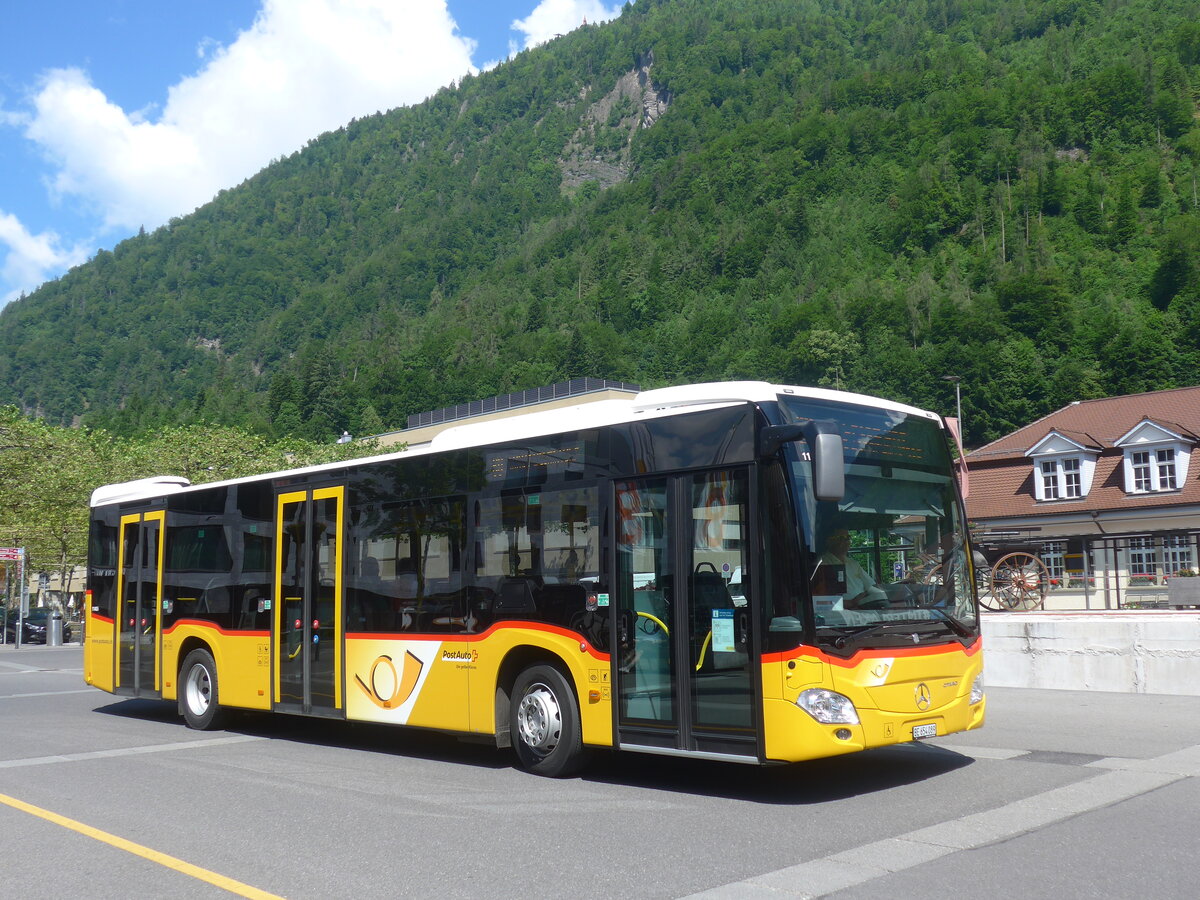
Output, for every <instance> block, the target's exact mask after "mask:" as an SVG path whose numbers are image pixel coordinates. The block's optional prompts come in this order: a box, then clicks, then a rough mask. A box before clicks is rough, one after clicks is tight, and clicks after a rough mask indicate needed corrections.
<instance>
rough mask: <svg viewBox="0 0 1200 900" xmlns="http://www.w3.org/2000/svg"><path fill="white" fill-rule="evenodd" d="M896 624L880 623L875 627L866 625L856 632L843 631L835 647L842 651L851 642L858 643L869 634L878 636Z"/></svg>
mask: <svg viewBox="0 0 1200 900" xmlns="http://www.w3.org/2000/svg"><path fill="white" fill-rule="evenodd" d="M895 624H896V623H895V622H879V623H877V624H875V625H864V626H863V627H861V628H859V629H857V630H855V631H843V632H841V633H840V634H838V636H837V637H836V638H834V639H833V646H835V647H836V648H837V649H839V650H841V649H843V648H845V647H846V645H847V644H849V643H850V642H851V641H854V642H856V643H857V642H858V640H859V638H864V637H866V636H867V635H869V634H878V633H879V632H880V631H883V630H885V629H887V628H891V627H892V626H893V625H895Z"/></svg>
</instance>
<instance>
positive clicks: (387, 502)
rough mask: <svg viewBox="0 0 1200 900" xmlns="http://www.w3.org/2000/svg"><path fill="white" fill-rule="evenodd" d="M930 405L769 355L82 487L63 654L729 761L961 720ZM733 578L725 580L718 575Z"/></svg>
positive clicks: (141, 670) (466, 722)
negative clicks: (794, 380) (363, 449)
mask: <svg viewBox="0 0 1200 900" xmlns="http://www.w3.org/2000/svg"><path fill="white" fill-rule="evenodd" d="M947 434H948V432H947V428H946V425H945V423H944V422H943V421H942V420H941V419H940V418H939V417H938V416H937V415H935V414H933V413H930V412H925V411H922V410H919V409H915V408H912V407H909V406H904V405H901V404H897V403H892V402H888V401H885V400H880V399H875V398H871V397H866V396H862V395H857V394H850V393H844V392H838V391H829V390H821V389H815V388H802V387H787V386H775V385H770V384H766V383H761V382H731V383H717V384H699V385H685V386H679V387H671V388H663V389H659V390H650V391H643V392H641V393H639V394H636V395H633V396H631V398H630V399H622V400H605V401H598V402H595V403H589V404H584V405H580V406H577V407H574V408H570V409H566V410H561V409H560V410H554V411H550V412H533V413H528V414H525V415H514V416H512V417H509V418H506V419H502V420H500V421H488V422H482V423H475V424H463V425H459V426H457V427H451V428H448V429H447V430H445V431H443V432H441V433H440V434H438V435H437V436H436V437H435V438H434V439H433V440H432V442H431V443H430V444H429V445H428V446H424V447H419V448H414V449H410V450H407V451H403V452H398V453H389V454H386V455H380V456H376V457H372V458H367V459H360V460H355V461H351V462H344V463H337V464H332V465H323V466H316V467H310V468H303V469H297V470H294V471H285V472H277V473H274V474H269V475H263V476H259V477H252V478H243V479H238V480H231V481H226V482H219V483H213V484H203V485H194V486H193V485H189V484H188V483H187V482H186V481H185V480H184V479H181V478H170V477H162V478H151V479H145V480H142V481H136V482H129V483H124V484H116V485H109V486H106V487H102V488H99V489H97V490H96V491H95V492H94V494H93V497H92V505H91V535H90V557H89V568H88V598H89V599H88V603H87V628H86V645H85V655H84V673H85V676H84V677H85V680H86V681H87V683H88V684H90V685H93V686H95V687H97V688H100V689H102V690H106V691H110V692H112V693H114V694H118V695H122V696H129V697H151V698H160V699H162V700H166V701H175V702H177V703H178V707H179V711H180V713H181V714H182V716H183V717H184V719H185V720H186V722H187V724H188V725H189V726H191V727H192V728H201V729H204V728H214V727H217V726H218V725H219V723H220V722H221V720H222V718H223V715H222V714H223V713H225V712H226V711H228V710H231V709H245V710H262V711H273V712H283V713H294V714H300V715H307V716H321V717H327V718H332V719H344V720H353V721H363V722H378V723H391V724H396V725H405V726H411V727H416V728H426V729H436V730H439V731H444V732H452V733H459V734H463V735H471V736H476V737H480V736H482V737H485V738H486V739H488V740H491V741H494V742H495V744H496V745H497V746H498V747H512V748H513V750H514V751H515V755H516V759H517V762H518V764H519V765H520V766H522V767H523V768H525V769H527V770H530V771H532V772H536V773H539V774H544V775H550V776H562V775H566V774H568V773H572V772H575V771H578V769H579V768H580V767H581V766H582V765H583V763H584V762H585V760H586V758H587V756H588V755H589V754H590V753H592V752H594V751H595V750H596V749H597V748H609V749H617V750H628V751H639V752H646V753H656V754H667V755H676V756H694V757H703V758H707V759H715V760H729V761H733V762H742V763H753V764H773V763H787V762H795V761H800V760H807V759H814V758H818V757H826V756H831V755H834V754H843V753H850V752H853V751H858V750H864V749H867V748H871V747H879V746H882V745H886V744H893V743H898V742H902V741H911V740H920V739H923V738H928V737H933V736H940V735H945V734H949V733H952V732H956V731H962V730H966V729H971V728H977V727H979V726H980V725H982V724H983V720H984V707H985V700H984V694H983V680H982V675H983V661H982V653H981V640H980V627H979V614H978V601H977V598H976V596H975V593H974V587H973V578H972V577H971V571H970V567H971V562H970V560H971V554H970V552H969V548H968V546H967V534H966V528H965V527H964V518H963V512H962V503H961V499H960V497H959V494H958V489H957V482H956V478H955V471H954V468H953V464H952V459H951V454H950V452H949V449H948V446H947ZM735 573H736V575H737V581H736V582H735V590H734V591H733V592H731V591H730V581H731V580H732V579H733V576H734V574H735Z"/></svg>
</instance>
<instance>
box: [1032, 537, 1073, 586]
mask: <svg viewBox="0 0 1200 900" xmlns="http://www.w3.org/2000/svg"><path fill="white" fill-rule="evenodd" d="M1038 556H1039V557H1041V560H1042V565H1044V566H1045V567H1046V573H1047V574H1048V575H1049V576H1050V584H1051V587H1066V584H1067V542H1066V541H1044V542H1043V543H1042V547H1041V551H1040V553H1039V554H1038Z"/></svg>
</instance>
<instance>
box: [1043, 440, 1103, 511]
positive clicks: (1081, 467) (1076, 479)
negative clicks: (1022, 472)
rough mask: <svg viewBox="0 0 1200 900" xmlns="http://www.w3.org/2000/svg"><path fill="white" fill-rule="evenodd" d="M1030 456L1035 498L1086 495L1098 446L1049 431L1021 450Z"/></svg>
mask: <svg viewBox="0 0 1200 900" xmlns="http://www.w3.org/2000/svg"><path fill="white" fill-rule="evenodd" d="M1025 455H1026V456H1028V457H1031V458H1032V459H1033V465H1034V480H1033V494H1034V497H1036V498H1037V499H1038V500H1043V501H1044V500H1079V499H1082V498H1083V497H1086V496H1087V492H1088V491H1089V490H1090V489H1091V486H1092V476H1093V475H1094V474H1095V472H1096V457H1097V456H1098V455H1099V449H1098V448H1093V447H1090V446H1088V445H1085V444H1083V443H1080V442H1079V441H1076V440H1073V439H1071V438H1069V437H1067V436H1065V435H1063V434H1060V433H1058V432H1057V431H1051V432H1050V433H1049V434H1048V435H1046V437H1044V438H1042V440H1040V441H1038V442H1037V443H1036V444H1035V445H1034V446H1033V447H1032V448H1030V449H1029V451H1028V452H1027V453H1026V454H1025Z"/></svg>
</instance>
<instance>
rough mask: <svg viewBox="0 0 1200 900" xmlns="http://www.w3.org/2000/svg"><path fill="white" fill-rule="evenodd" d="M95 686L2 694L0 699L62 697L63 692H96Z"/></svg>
mask: <svg viewBox="0 0 1200 900" xmlns="http://www.w3.org/2000/svg"><path fill="white" fill-rule="evenodd" d="M94 693H96V689H95V688H83V689H82V690H79V691H35V692H32V693H29V694H0V700H17V699H19V698H22V697H60V696H62V695H63V694H94Z"/></svg>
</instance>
